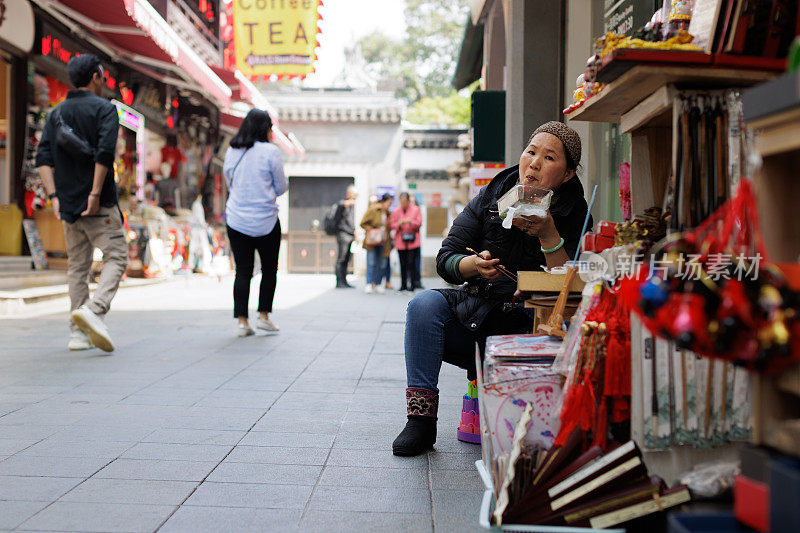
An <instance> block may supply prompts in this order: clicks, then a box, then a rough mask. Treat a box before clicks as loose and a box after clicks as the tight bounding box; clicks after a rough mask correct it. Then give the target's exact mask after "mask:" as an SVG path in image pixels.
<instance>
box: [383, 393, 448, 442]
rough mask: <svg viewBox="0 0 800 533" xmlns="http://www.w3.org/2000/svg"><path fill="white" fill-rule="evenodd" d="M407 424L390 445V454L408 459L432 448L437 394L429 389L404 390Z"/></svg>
mask: <svg viewBox="0 0 800 533" xmlns="http://www.w3.org/2000/svg"><path fill="white" fill-rule="evenodd" d="M406 404H407V406H408V422H406V427H405V428H403V431H401V432H400V435H398V436H397V438H396V439H394V442H393V443H392V453H394V454H395V455H399V456H403V457H410V456H414V455H419V454H421V453H423V452H425V451H427V450H429V449H431V448H432V447H433V444H434V443H435V442H436V413H437V411H438V408H439V394H438V393H437V392H435V391H432V390H429V389H420V388H416V387H410V388H407V389H406Z"/></svg>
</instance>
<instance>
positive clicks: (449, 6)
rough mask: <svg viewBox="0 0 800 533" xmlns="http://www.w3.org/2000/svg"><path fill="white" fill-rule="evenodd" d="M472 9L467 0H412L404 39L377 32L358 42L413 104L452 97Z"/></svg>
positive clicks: (370, 64)
mask: <svg viewBox="0 0 800 533" xmlns="http://www.w3.org/2000/svg"><path fill="white" fill-rule="evenodd" d="M468 11H469V5H468V2H467V0H406V7H405V11H404V15H405V23H406V34H405V36H404V38H403V39H402V40H401V41H398V40H394V39H391V38H389V37H386V36H385V35H383V34H380V33H377V32H376V33H372V34H370V35H367V36H365V37H363V38H362V39H361V40H360V41H359V42H358V45H360V47H361V52H362V54H363V55H364V59H365V61H366V62H367V68H368V70H369V71H370V72H371V73H372V74H373V75H375V76H376V77H377V78H378V79H379V80H380V81H381V82H382V83H383V84H384V85H387V84H388V85H394V86H395V88H396V90H395V94H396V95H397V96H398V97H400V98H404V99H405V100H407V101H408V102H409V104H413V103H415V102H418V101H420V100H422V99H423V98H435V97H441V98H443V99H444V100H445V101H449V98H450V97H451V93H452V91H453V89H452V86H451V85H450V81H451V79H452V78H453V72H454V70H455V66H456V60H457V58H458V52H459V49H460V46H461V37H462V35H463V31H464V21H465V20H466V17H467V13H468ZM426 107H428V106H426Z"/></svg>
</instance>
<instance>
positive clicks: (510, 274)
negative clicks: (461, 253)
mask: <svg viewBox="0 0 800 533" xmlns="http://www.w3.org/2000/svg"><path fill="white" fill-rule="evenodd" d="M467 251H468V252H469V253H471V254H475V255H477V256H478V257H480V258H481V259H483V260H484V261H487V259H486V258H485V257H484V256H483V255H481V254H479V253H478V252H476V251H475V250H473V249H472V248H467ZM494 268H495V269H497V271H498V272H500V273H501V274H502V275H504V276H505V277H507V278H508V279H510V280H511V281H513V282H514V283H516V282H517V275H516V274H514V273H513V272H511V271H510V270H508V269H507V268H506V267H504V266H502V265H500V264H497V265H495V266H494Z"/></svg>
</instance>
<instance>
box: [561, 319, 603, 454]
mask: <svg viewBox="0 0 800 533" xmlns="http://www.w3.org/2000/svg"><path fill="white" fill-rule="evenodd" d="M591 314H592V311H589V313H587V316H586V318H587V319H588V318H590V315H591ZM596 327H597V323H596V322H593V321H591V320H586V321H585V322H584V323H583V325H582V326H581V347H580V349H579V351H578V360H577V361H576V363H575V366H576V368H575V374H574V376H575V379H574V382H573V383H572V384H571V385H568V387H567V390H566V393H565V396H564V404H563V406H562V408H561V416H560V418H561V428H560V429H559V432H558V435H556V439H555V441H554V443H553V444H554V446H563V445H564V443H566V441H567V439H568V438H569V436H570V435H571V434H572V432H573V431H574V429H575V428H576V427H580V428H581V429H584V430H588V428H589V427H591V423H592V419H593V418H594V405H595V401H594V391H593V390H592V372H591V368H590V366H589V364H590V362H591V359H592V358H591V351H592V350H593V346H592V345H593V335H592V334H593V332H594V330H595V328H596Z"/></svg>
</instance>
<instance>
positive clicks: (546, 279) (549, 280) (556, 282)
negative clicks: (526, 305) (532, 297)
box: [517, 270, 586, 292]
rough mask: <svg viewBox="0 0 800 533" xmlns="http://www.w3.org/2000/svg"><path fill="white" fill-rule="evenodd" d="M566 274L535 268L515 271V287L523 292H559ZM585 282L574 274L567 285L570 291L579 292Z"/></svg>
mask: <svg viewBox="0 0 800 533" xmlns="http://www.w3.org/2000/svg"><path fill="white" fill-rule="evenodd" d="M566 279H567V275H566V274H549V273H547V272H539V271H535V270H523V271H520V272H517V288H518V289H519V290H521V291H525V292H561V289H563V288H564V282H565V281H566ZM585 285H586V283H584V282H583V280H582V279H581V278H580V277H579V276H578V275H577V274H576V275H575V276H573V278H572V284H571V285H570V287H569V291H570V292H581V291H582V290H583V287H584V286H585Z"/></svg>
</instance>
